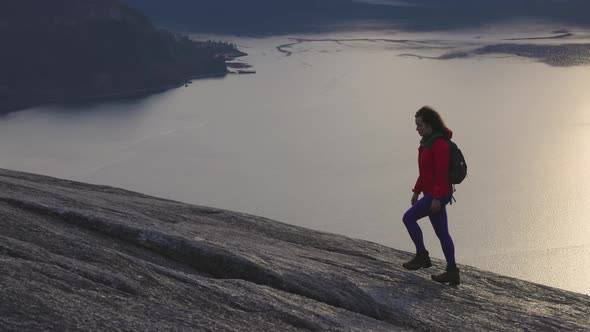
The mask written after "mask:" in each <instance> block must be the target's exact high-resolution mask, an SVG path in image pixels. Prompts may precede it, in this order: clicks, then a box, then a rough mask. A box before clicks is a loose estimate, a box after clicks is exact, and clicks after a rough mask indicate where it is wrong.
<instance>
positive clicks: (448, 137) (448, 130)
mask: <svg viewBox="0 0 590 332" xmlns="http://www.w3.org/2000/svg"><path fill="white" fill-rule="evenodd" d="M446 129H447V132H446V138H447V139H451V138H453V131H452V130H450V129H449V128H446Z"/></svg>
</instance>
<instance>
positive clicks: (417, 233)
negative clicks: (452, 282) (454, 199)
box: [403, 195, 455, 264]
mask: <svg viewBox="0 0 590 332" xmlns="http://www.w3.org/2000/svg"><path fill="white" fill-rule="evenodd" d="M432 199H433V196H432V195H424V197H422V198H421V199H420V200H419V201H418V202H417V203H416V204H414V206H412V207H411V208H410V209H409V210H408V211H407V212H406V213H405V214H404V218H403V221H404V224H405V225H406V228H407V229H408V233H410V237H411V238H412V241H413V242H414V245H416V252H422V251H426V247H425V246H424V238H423V237H422V230H421V229H420V226H418V220H419V219H422V218H424V217H426V216H428V218H430V223H431V224H432V227H433V228H434V232H435V233H436V236H437V237H438V239H439V240H440V244H441V246H442V250H443V253H444V254H445V258H446V260H447V264H455V245H454V244H453V239H451V234H449V225H448V221H447V209H446V205H447V204H448V203H449V197H445V198H443V199H441V200H440V203H441V209H440V211H439V212H438V213H434V214H431V213H430V204H431V203H432Z"/></svg>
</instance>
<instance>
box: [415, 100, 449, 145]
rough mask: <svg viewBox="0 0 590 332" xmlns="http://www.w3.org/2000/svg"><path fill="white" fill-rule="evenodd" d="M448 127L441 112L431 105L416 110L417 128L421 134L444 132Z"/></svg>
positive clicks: (428, 134)
mask: <svg viewBox="0 0 590 332" xmlns="http://www.w3.org/2000/svg"><path fill="white" fill-rule="evenodd" d="M446 129H447V127H446V126H445V123H444V122H443V120H442V118H441V117H440V114H438V112H436V111H435V110H434V109H432V107H430V106H423V107H422V108H420V109H419V110H418V112H416V130H417V131H418V134H420V136H423V137H424V136H430V135H432V134H433V133H444V132H445V131H446Z"/></svg>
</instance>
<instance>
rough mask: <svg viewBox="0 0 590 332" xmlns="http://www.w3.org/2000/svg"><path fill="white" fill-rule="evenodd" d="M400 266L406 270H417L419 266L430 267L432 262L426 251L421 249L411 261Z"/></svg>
mask: <svg viewBox="0 0 590 332" xmlns="http://www.w3.org/2000/svg"><path fill="white" fill-rule="evenodd" d="M402 266H403V267H404V268H406V269H408V270H418V269H419V268H421V267H424V268H426V267H431V266H432V263H431V262H430V256H428V251H423V252H419V253H417V254H416V256H415V257H414V258H413V259H412V260H411V261H409V262H405V263H403V264H402Z"/></svg>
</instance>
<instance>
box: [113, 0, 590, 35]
mask: <svg viewBox="0 0 590 332" xmlns="http://www.w3.org/2000/svg"><path fill="white" fill-rule="evenodd" d="M123 1H125V2H126V3H128V4H130V6H132V7H136V8H139V9H141V10H142V11H143V12H144V13H145V14H146V15H148V16H149V17H151V18H152V19H154V20H156V21H157V22H160V23H162V24H165V25H169V26H170V25H171V26H180V27H182V28H185V29H191V30H194V31H200V32H223V33H234V34H276V33H293V32H308V31H325V30H333V29H355V28H359V27H367V24H369V26H375V25H377V26H380V27H384V26H385V27H392V28H397V29H407V30H437V29H456V28H466V27H473V26H477V25H481V24H485V23H493V22H495V21H502V20H511V19H518V18H534V19H539V18H540V19H548V20H555V21H560V22H564V23H575V24H582V25H590V18H589V16H588V13H589V12H590V1H588V0H400V1H394V0H364V1H363V0H167V1H161V0H123ZM387 3H389V5H388V4H387ZM395 4H397V5H395Z"/></svg>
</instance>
